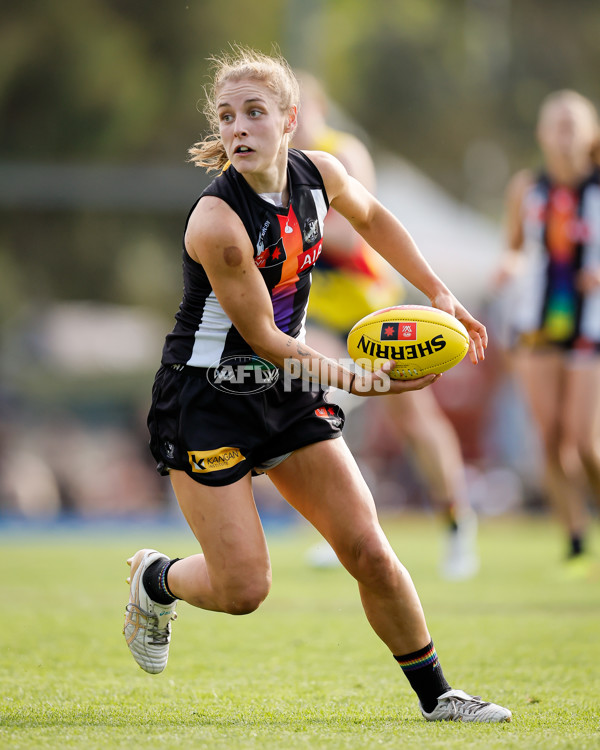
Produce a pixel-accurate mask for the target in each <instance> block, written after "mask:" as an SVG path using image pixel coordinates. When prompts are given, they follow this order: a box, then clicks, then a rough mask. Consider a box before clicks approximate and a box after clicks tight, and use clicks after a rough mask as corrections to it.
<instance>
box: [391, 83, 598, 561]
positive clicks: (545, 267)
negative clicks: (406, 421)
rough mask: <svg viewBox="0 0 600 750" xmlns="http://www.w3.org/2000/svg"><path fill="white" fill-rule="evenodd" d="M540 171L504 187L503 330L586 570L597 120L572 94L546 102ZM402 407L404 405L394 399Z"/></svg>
mask: <svg viewBox="0 0 600 750" xmlns="http://www.w3.org/2000/svg"><path fill="white" fill-rule="evenodd" d="M537 140H538V143H539V146H540V149H541V152H542V156H543V162H544V163H543V168H542V169H541V170H540V171H539V172H533V171H531V170H523V171H520V172H518V173H517V174H516V175H515V176H514V177H513V179H512V181H511V182H510V184H509V187H508V190H507V221H506V234H507V245H508V250H507V252H506V253H505V256H504V258H503V262H502V264H501V267H500V270H499V273H498V275H497V279H496V280H497V283H498V285H500V286H502V285H504V284H507V283H508V282H509V281H511V280H512V281H513V286H512V287H511V289H510V292H509V293H510V297H509V300H510V305H507V307H509V308H510V309H509V310H508V313H507V318H508V328H509V331H510V334H511V339H512V344H513V345H514V347H515V354H516V356H515V357H514V358H513V361H514V369H515V373H516V375H517V378H518V380H519V381H520V383H521V385H522V387H523V391H524V394H525V397H526V399H527V402H528V404H529V407H530V410H531V414H532V416H533V419H534V420H535V423H536V426H537V428H538V430H539V435H540V438H541V445H542V450H543V457H544V469H545V490H546V493H547V496H548V498H549V499H550V501H551V503H552V505H553V506H554V509H555V511H556V513H557V515H558V518H559V520H560V523H561V525H562V527H563V529H564V531H565V533H566V535H567V537H568V564H569V568H570V569H571V570H572V571H573V572H578V571H582V572H583V571H586V570H587V569H588V568H589V558H588V557H587V556H586V555H585V554H584V553H585V551H586V550H585V543H584V538H585V531H586V526H587V524H588V509H587V502H588V500H590V499H591V498H592V497H594V498H595V499H596V501H597V500H598V498H599V497H600V432H599V430H600V173H599V169H598V152H599V147H600V130H599V124H598V113H597V111H596V109H595V107H594V105H593V104H592V102H591V101H589V100H588V99H586V98H585V97H583V96H581V95H580V94H578V93H577V92H575V91H570V90H563V91H557V92H554V93H552V94H550V95H549V96H548V97H547V98H546V99H545V100H544V101H543V103H542V105H541V108H540V112H539V117H538V125H537ZM399 400H400V399H399Z"/></svg>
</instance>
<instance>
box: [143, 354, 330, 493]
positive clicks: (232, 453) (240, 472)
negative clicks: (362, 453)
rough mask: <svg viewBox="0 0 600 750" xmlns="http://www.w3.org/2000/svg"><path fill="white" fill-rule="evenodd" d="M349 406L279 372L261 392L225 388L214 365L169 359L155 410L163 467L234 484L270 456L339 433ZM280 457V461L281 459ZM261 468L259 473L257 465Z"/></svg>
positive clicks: (158, 381) (156, 390)
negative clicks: (210, 372)
mask: <svg viewBox="0 0 600 750" xmlns="http://www.w3.org/2000/svg"><path fill="white" fill-rule="evenodd" d="M343 426H344V412H343V411H342V409H341V408H340V407H339V406H337V404H332V403H329V402H328V401H327V400H326V392H325V391H324V390H323V389H322V388H320V387H319V388H318V389H317V390H316V391H311V390H307V383H306V382H303V381H301V380H300V379H294V380H291V381H284V379H283V378H282V377H280V378H279V379H278V380H277V382H275V383H274V384H273V385H271V386H270V387H269V388H268V389H267V390H264V391H262V392H259V393H225V392H223V391H221V390H218V389H217V388H215V387H214V385H213V384H212V383H211V382H209V380H208V378H207V370H206V369H205V368H199V367H188V366H185V367H183V366H181V365H162V366H161V368H160V369H159V371H158V372H157V374H156V378H155V381H154V386H153V388H152V406H151V408H150V413H149V415H148V428H149V430H150V450H151V451H152V455H153V456H154V458H155V459H156V461H157V470H158V471H159V472H160V473H161V474H163V475H165V474H168V472H169V469H179V470H181V471H185V472H186V474H188V475H189V476H190V477H192V479H194V480H195V481H197V482H200V484H205V485H210V486H214V487H219V486H223V485H227V484H232V483H233V482H236V481H237V480H238V479H241V478H242V477H243V476H245V475H246V474H247V473H248V472H249V471H253V470H255V469H256V468H257V467H260V466H261V465H262V464H265V463H268V462H269V461H270V460H271V459H274V458H277V457H279V456H284V455H285V454H289V453H291V452H292V451H294V450H296V449H297V448H302V447H303V446H305V445H310V444H311V443H318V442H320V441H321V440H329V439H331V438H336V437H339V436H340V435H341V434H342V428H343ZM275 463H276V462H275ZM255 473H259V472H256V471H255Z"/></svg>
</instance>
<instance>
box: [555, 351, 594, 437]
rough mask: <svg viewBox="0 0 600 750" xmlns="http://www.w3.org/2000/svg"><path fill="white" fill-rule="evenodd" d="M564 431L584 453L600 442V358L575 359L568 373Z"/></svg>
mask: <svg viewBox="0 0 600 750" xmlns="http://www.w3.org/2000/svg"><path fill="white" fill-rule="evenodd" d="M562 404H563V411H562V428H563V433H564V436H565V438H566V439H568V440H569V441H570V442H571V443H573V444H577V445H579V446H580V447H581V448H582V449H583V450H585V449H586V448H588V447H589V446H590V445H591V444H592V443H593V442H594V441H598V440H600V358H599V357H593V358H590V359H583V358H581V359H575V360H573V362H572V363H571V364H570V366H569V367H568V368H567V370H566V372H565V386H564V398H563V401H562Z"/></svg>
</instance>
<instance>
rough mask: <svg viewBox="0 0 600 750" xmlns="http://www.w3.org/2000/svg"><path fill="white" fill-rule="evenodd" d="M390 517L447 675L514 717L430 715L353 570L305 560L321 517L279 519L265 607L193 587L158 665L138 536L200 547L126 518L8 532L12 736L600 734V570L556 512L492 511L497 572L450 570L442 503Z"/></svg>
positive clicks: (140, 740) (447, 739)
mask: <svg viewBox="0 0 600 750" xmlns="http://www.w3.org/2000/svg"><path fill="white" fill-rule="evenodd" d="M384 527H385V528H386V531H387V532H388V535H389V537H390V539H391V540H392V542H393V544H394V547H395V548H396V550H397V552H398V554H399V556H400V558H401V559H402V560H403V561H404V562H405V564H406V565H407V567H409V569H410V570H411V572H412V575H413V578H414V579H415V582H416V584H417V588H418V590H419V592H420V594H421V598H422V600H423V604H424V606H425V611H426V613H427V617H428V622H429V627H430V630H431V632H432V635H433V637H434V640H435V643H436V646H437V650H438V653H439V655H440V659H441V662H442V665H443V667H444V672H445V674H446V677H447V678H448V680H449V682H450V683H451V684H452V685H453V687H460V688H463V689H465V690H467V691H468V692H472V693H475V694H477V695H482V696H483V697H484V698H490V699H492V700H494V701H496V702H498V703H501V704H503V705H506V706H508V707H510V708H511V709H512V711H513V721H512V722H511V723H510V724H504V725H466V724H429V723H427V722H425V721H424V720H423V719H422V718H421V717H420V714H419V712H418V707H417V703H416V699H415V696H414V694H413V693H412V691H411V690H410V688H409V686H408V683H407V681H406V680H405V678H404V677H403V675H402V672H401V670H400V669H399V668H398V666H397V665H396V664H395V662H394V660H393V659H392V657H391V655H390V654H389V652H388V651H387V649H386V648H385V647H384V646H383V644H382V643H381V642H380V641H379V640H378V639H377V638H376V637H375V635H374V634H373V633H372V631H371V630H370V628H369V627H368V625H367V623H366V620H365V618H364V616H363V613H362V609H361V607H360V603H359V599H358V595H357V591H356V587H355V584H354V582H353V580H352V579H351V578H350V577H349V576H348V575H347V574H346V573H345V572H344V571H343V570H341V569H327V570H315V569H311V568H309V567H308V566H307V565H306V564H305V561H304V555H305V551H306V549H307V547H308V546H309V545H310V544H311V543H312V542H314V541H316V537H315V535H314V533H313V532H312V530H311V529H309V528H307V527H305V526H298V527H294V528H292V529H288V530H285V531H279V532H277V533H275V532H273V533H272V534H270V535H269V537H270V547H271V552H272V560H273V570H274V578H273V589H272V593H271V595H270V597H269V599H268V600H267V601H266V602H265V604H264V605H263V606H262V608H261V609H260V610H259V611H258V612H256V613H254V614H253V615H250V616H246V617H238V618H235V617H230V616H226V615H221V614H215V613H206V612H202V611H200V610H195V609H193V608H191V607H189V606H187V605H185V604H180V605H179V620H178V621H177V623H175V625H174V635H173V642H172V646H171V656H170V662H169V665H168V667H167V669H166V671H165V672H164V673H163V674H162V675H159V676H151V675H147V674H145V673H144V672H142V670H140V669H139V668H138V667H137V666H136V665H135V663H134V662H133V659H132V658H131V656H130V654H129V652H128V650H127V647H126V645H125V642H124V639H123V636H122V635H121V629H122V623H123V611H124V607H125V603H126V601H127V594H128V590H127V585H126V584H125V577H126V575H127V571H128V568H127V566H126V565H125V559H126V557H128V556H129V555H130V554H131V553H132V552H134V551H135V550H136V549H138V548H139V547H141V546H154V547H157V548H159V549H161V550H162V551H164V552H165V553H167V554H170V555H172V556H176V555H177V556H183V555H186V554H190V553H192V552H195V551H197V550H196V547H195V544H194V541H193V539H192V537H191V535H190V534H189V533H188V532H187V531H185V530H181V531H177V530H173V529H170V530H162V531H161V529H159V528H157V527H151V528H149V529H148V528H147V529H146V530H142V529H137V530H136V529H135V527H133V526H129V527H128V528H127V529H126V530H125V531H122V532H116V533H110V534H108V533H107V534H100V533H96V534H94V533H93V532H90V531H68V532H60V533H54V534H31V535H25V534H22V533H21V534H20V535H19V536H17V537H14V536H10V535H7V534H6V533H5V534H3V535H2V536H0V562H1V564H0V570H1V571H2V601H3V606H4V608H5V613H4V616H3V617H2V626H1V632H2V659H1V664H0V700H1V715H0V747H2V748H11V749H12V748H15V749H17V748H35V749H36V750H41V749H43V748H86V749H89V750H92V749H94V748H98V749H100V748H102V750H107V749H108V750H112V749H113V748H128V750H131V748H133V747H136V746H141V745H142V744H144V745H145V744H147V745H148V746H153V747H160V746H162V745H165V746H170V747H177V748H211V749H212V748H215V749H221V748H223V749H225V748H226V749H227V750H232V749H235V748H266V749H268V750H270V749H271V748H278V749H279V748H280V749H282V750H293V749H295V748H311V749H312V748H314V749H315V750H328V749H333V748H336V749H337V748H340V749H341V748H352V749H354V748H357V749H358V748H361V749H363V748H399V747H402V748H427V749H429V748H444V750H452V749H453V748H461V750H463V749H465V748H485V749H486V750H493V749H494V748H525V749H527V750H529V749H530V748H543V749H544V750H551V749H553V748H573V750H585V749H586V748H589V749H590V750H591V749H592V748H594V749H597V748H598V747H600V577H598V576H597V577H596V578H595V580H594V579H593V580H585V581H584V580H564V579H563V577H562V575H561V567H560V565H559V562H558V561H559V558H560V553H561V552H562V540H561V538H560V536H559V533H558V530H557V528H556V527H555V525H554V524H553V523H551V522H550V521H548V520H547V519H530V518H515V519H499V520H487V521H485V522H484V523H482V525H481V530H480V547H481V553H482V570H481V573H480V575H479V576H478V577H477V578H476V579H475V580H473V581H468V582H463V583H454V584H447V583H444V582H443V581H441V580H440V578H439V577H438V575H437V562H438V556H439V544H440V529H439V527H438V525H437V524H436V522H435V520H433V519H432V518H429V517H425V516H424V517H417V518H414V517H402V518H399V519H396V520H393V521H392V520H388V521H384ZM599 542H600V539H598V533H597V532H596V538H595V540H594V543H595V548H596V550H598V548H599V547H600V544H599Z"/></svg>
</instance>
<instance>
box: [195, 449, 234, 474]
mask: <svg viewBox="0 0 600 750" xmlns="http://www.w3.org/2000/svg"><path fill="white" fill-rule="evenodd" d="M188 457H189V459H190V465H191V467H192V471H193V472H194V473H195V474H208V472H211V471H223V469H230V468H231V467H232V466H235V465H236V464H239V463H240V461H245V460H246V457H245V456H244V455H243V454H242V452H241V450H240V449H239V448H232V447H230V446H224V447H222V448H217V449H216V450H214V451H188Z"/></svg>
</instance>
